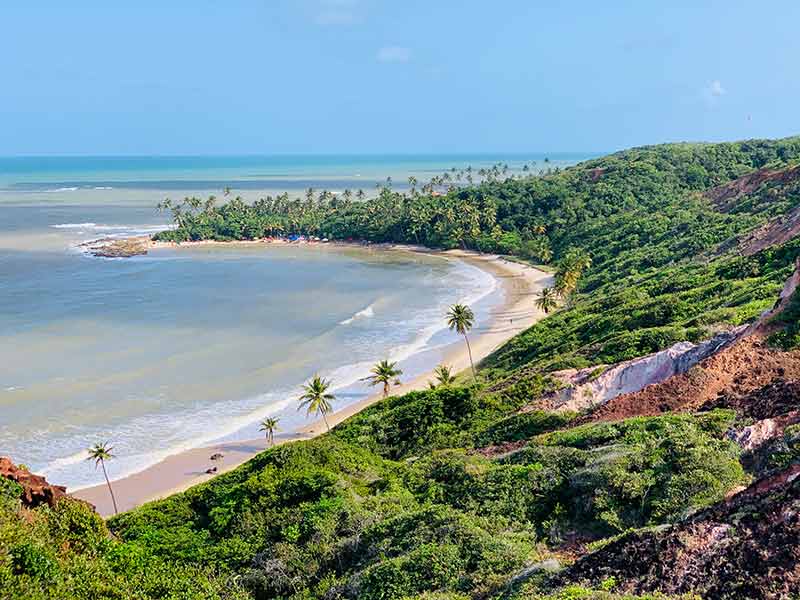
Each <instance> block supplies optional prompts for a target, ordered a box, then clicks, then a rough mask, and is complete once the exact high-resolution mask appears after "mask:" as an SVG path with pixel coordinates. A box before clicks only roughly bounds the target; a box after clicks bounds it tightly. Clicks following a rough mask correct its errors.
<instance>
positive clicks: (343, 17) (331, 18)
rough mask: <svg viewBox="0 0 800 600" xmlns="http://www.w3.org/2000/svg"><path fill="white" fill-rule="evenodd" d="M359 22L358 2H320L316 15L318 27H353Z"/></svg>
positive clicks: (344, 0) (340, 0) (331, 0)
mask: <svg viewBox="0 0 800 600" xmlns="http://www.w3.org/2000/svg"><path fill="white" fill-rule="evenodd" d="M359 21H360V17H359V14H358V1H357V0H320V1H319V3H318V9H317V12H316V13H315V14H314V22H315V23H316V24H317V25H332V26H335V25H352V24H354V23H357V22H359Z"/></svg>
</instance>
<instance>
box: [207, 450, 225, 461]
mask: <svg viewBox="0 0 800 600" xmlns="http://www.w3.org/2000/svg"><path fill="white" fill-rule="evenodd" d="M224 456H225V455H224V454H222V453H221V452H215V453H214V454H212V455H211V456H210V457H209V459H210V460H222V458H224Z"/></svg>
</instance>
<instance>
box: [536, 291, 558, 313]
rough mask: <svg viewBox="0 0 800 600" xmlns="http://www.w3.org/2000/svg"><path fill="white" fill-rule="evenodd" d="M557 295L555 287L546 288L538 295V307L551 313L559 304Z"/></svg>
mask: <svg viewBox="0 0 800 600" xmlns="http://www.w3.org/2000/svg"><path fill="white" fill-rule="evenodd" d="M557 296H558V292H556V290H555V289H554V288H551V287H549V288H544V289H543V290H542V291H541V292H539V294H538V296H537V297H536V302H535V304H536V308H538V309H540V310H543V311H544V314H549V313H550V311H551V310H553V309H554V308H556V307H557V306H558V301H557V300H556V298H557Z"/></svg>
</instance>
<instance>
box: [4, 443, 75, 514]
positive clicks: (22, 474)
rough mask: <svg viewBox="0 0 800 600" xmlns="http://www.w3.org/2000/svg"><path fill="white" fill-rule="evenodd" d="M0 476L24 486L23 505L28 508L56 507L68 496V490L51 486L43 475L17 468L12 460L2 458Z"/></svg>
mask: <svg viewBox="0 0 800 600" xmlns="http://www.w3.org/2000/svg"><path fill="white" fill-rule="evenodd" d="M0 476H2V477H7V478H8V479H10V480H11V481H14V482H16V483H18V484H19V485H20V486H22V498H21V500H22V504H23V505H24V506H27V507H28V508H35V507H36V506H39V505H40V504H47V505H48V506H51V507H52V506H55V505H56V502H58V500H59V499H60V498H63V497H64V496H66V495H67V488H65V487H64V486H61V485H51V484H49V483H47V480H46V479H45V478H44V477H42V476H41V475H34V474H33V473H31V472H30V471H27V470H26V469H21V468H19V467H17V466H16V465H15V464H14V463H13V462H11V459H10V458H6V457H3V456H0Z"/></svg>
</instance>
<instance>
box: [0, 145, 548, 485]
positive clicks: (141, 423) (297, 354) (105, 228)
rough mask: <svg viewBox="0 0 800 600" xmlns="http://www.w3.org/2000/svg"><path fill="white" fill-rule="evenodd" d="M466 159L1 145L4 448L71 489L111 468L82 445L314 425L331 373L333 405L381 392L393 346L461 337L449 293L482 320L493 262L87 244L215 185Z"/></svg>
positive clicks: (170, 449) (126, 231) (133, 456)
mask: <svg viewBox="0 0 800 600" xmlns="http://www.w3.org/2000/svg"><path fill="white" fill-rule="evenodd" d="M449 158H452V157H449ZM473 158H474V160H473V161H472V165H473V168H477V165H478V164H479V163H478V161H477V157H473ZM494 160H495V159H492V160H490V161H489V162H494ZM392 161H394V162H392ZM451 162H452V161H451V160H449V159H448V160H445V159H444V158H437V159H434V158H431V157H427V158H419V157H417V158H410V157H408V158H404V159H400V158H395V159H388V158H381V159H361V160H358V159H356V158H353V157H339V158H336V159H325V158H319V157H317V158H303V159H302V160H299V162H298V161H297V160H295V161H294V162H293V161H292V160H290V159H289V158H286V157H283V158H280V157H279V158H249V157H245V158H237V159H232V158H224V159H210V158H204V159H196V158H193V159H178V158H170V159H127V158H126V159H121V158H91V159H84V158H81V159H0V408H2V414H3V419H2V421H0V454H3V455H6V454H7V455H9V456H11V457H13V459H14V460H16V461H18V462H22V463H25V464H27V465H29V466H30V467H31V468H32V469H34V470H36V471H38V472H43V473H44V474H46V475H47V476H48V477H49V478H50V479H51V480H52V481H54V482H57V483H61V484H65V485H68V486H69V487H71V488H74V487H76V486H85V485H91V484H94V483H98V482H99V481H100V479H101V475H100V474H98V473H97V472H96V471H95V470H94V469H93V468H92V467H91V465H90V464H89V463H86V462H85V461H84V460H83V459H84V452H85V448H87V447H88V446H90V445H91V444H93V443H96V442H98V441H100V442H102V441H108V442H109V443H111V444H112V445H113V446H114V448H115V454H116V455H117V458H116V459H115V460H114V462H113V464H112V465H111V469H112V476H113V477H120V476H123V475H125V474H128V473H132V472H135V471H138V470H141V469H143V468H145V467H147V466H149V465H151V464H153V463H154V462H156V461H158V460H159V459H161V458H163V457H165V456H167V455H169V454H172V453H174V452H177V451H179V450H182V449H186V448H190V447H196V446H199V445H204V444H208V443H212V442H214V441H216V440H221V439H248V438H252V437H255V436H257V435H259V434H258V431H257V425H256V423H257V422H258V420H259V419H261V418H263V417H265V416H267V415H278V416H279V417H280V418H281V424H282V428H283V430H284V431H290V430H291V429H292V428H293V427H296V426H298V425H300V424H301V423H303V422H304V416H303V415H302V414H299V413H298V412H297V411H296V410H295V407H294V404H295V398H296V396H297V392H298V387H299V385H300V384H301V383H302V382H303V381H305V380H306V379H307V378H308V377H310V376H311V375H312V374H314V373H315V372H319V373H321V374H323V375H324V376H326V377H330V378H332V379H333V381H334V383H335V386H336V389H337V396H338V400H337V402H336V407H337V408H340V407H342V406H344V405H346V404H349V403H352V402H356V401H358V400H360V399H361V398H363V397H364V396H365V395H366V394H368V393H369V392H370V390H369V389H368V388H367V387H366V386H365V384H364V383H363V382H362V381H360V380H361V378H363V377H364V376H366V375H367V374H368V371H369V368H370V366H371V364H372V363H373V362H374V361H376V360H378V359H381V358H385V357H389V358H391V359H393V360H398V361H400V363H401V366H402V367H403V369H404V370H405V371H406V374H405V378H410V377H413V376H414V375H415V374H418V373H421V372H423V371H424V370H426V369H427V368H428V367H430V366H431V365H432V364H435V363H436V362H438V361H439V360H440V359H441V357H442V354H443V348H444V346H445V345H446V344H449V343H452V342H454V341H457V338H456V337H455V336H454V335H453V334H452V333H450V332H449V331H447V330H445V329H443V325H444V323H443V314H444V311H445V309H446V307H447V305H448V304H451V303H453V302H455V301H466V302H469V303H471V304H473V305H474V306H475V308H476V310H477V313H478V321H479V328H480V326H481V324H485V323H486V317H487V314H488V312H489V310H490V309H491V306H492V305H493V303H495V302H497V301H499V298H498V297H497V295H496V294H490V292H491V291H492V290H493V289H494V288H495V285H496V282H495V281H494V280H493V279H492V278H491V277H490V276H488V275H487V274H486V273H484V272H482V271H480V270H478V269H476V268H474V267H470V266H468V265H465V264H463V263H461V262H458V261H451V260H445V259H443V258H438V257H425V256H419V255H412V254H408V253H402V252H376V251H366V250H360V249H353V250H339V249H332V248H330V247H327V246H289V247H269V248H259V247H241V246H239V247H209V248H191V249H180V250H159V251H155V252H151V254H149V255H148V256H145V257H137V258H133V259H123V260H106V259H97V258H92V257H89V256H86V255H85V254H83V253H82V252H81V251H80V248H79V246H78V244H80V243H81V242H83V241H86V240H89V239H96V238H98V237H106V236H127V235H131V234H136V233H150V232H153V231H157V230H159V229H162V228H163V227H165V226H166V225H167V223H166V221H165V220H164V217H163V216H161V215H159V214H157V213H156V212H155V211H154V210H153V205H154V203H155V202H157V201H158V200H160V199H161V198H163V197H164V195H166V194H183V193H197V192H198V191H200V188H199V187H195V186H201V185H206V184H207V182H213V185H214V186H221V185H223V184H225V185H229V186H230V187H232V188H234V190H237V189H238V190H241V191H240V192H237V193H241V194H242V195H243V196H244V197H245V199H247V200H250V199H255V198H256V197H257V196H258V195H259V194H261V193H266V190H275V191H282V190H284V189H286V190H289V191H292V190H294V189H295V188H294V187H293V186H299V187H300V188H304V187H309V186H310V187H315V188H321V187H325V186H324V185H322V184H323V183H324V182H326V181H329V180H342V181H351V179H352V178H354V177H355V174H359V175H361V176H363V177H367V176H368V177H374V178H375V180H376V181H377V180H378V179H379V178H382V176H381V177H379V176H378V175H377V172H378V171H382V172H387V171H388V172H390V173H391V174H392V176H393V178H400V177H403V178H405V177H407V174H408V173H412V172H413V173H422V172H425V170H430V171H432V172H438V170H440V169H439V168H440V167H441V168H445V165H449V164H451ZM508 162H509V164H510V165H511V159H509V160H508ZM452 164H453V165H460V163H452ZM551 164H553V163H551ZM405 169H414V170H413V171H406V170H405ZM437 169H438V170H437ZM354 173H355V174H354ZM246 181H258V182H259V184H258V185H259V186H263V187H261V188H259V189H256V188H247V189H243V188H244V187H245V183H244V182H246ZM300 182H302V183H300ZM106 184H109V185H106ZM282 186H283V187H282ZM208 191H210V192H214V191H217V192H218V190H217V189H216V188H209V190H208Z"/></svg>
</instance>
